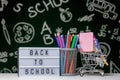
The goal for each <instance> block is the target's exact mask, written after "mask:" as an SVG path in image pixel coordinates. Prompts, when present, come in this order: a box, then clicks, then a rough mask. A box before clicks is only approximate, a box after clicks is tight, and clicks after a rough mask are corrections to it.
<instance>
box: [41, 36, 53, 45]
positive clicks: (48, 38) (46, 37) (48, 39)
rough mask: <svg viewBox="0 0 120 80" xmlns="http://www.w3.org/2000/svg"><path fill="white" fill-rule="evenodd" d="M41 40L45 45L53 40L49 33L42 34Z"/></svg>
mask: <svg viewBox="0 0 120 80" xmlns="http://www.w3.org/2000/svg"><path fill="white" fill-rule="evenodd" d="M43 41H44V44H46V45H50V44H52V43H53V42H54V40H53V38H52V37H51V36H50V34H45V35H43Z"/></svg>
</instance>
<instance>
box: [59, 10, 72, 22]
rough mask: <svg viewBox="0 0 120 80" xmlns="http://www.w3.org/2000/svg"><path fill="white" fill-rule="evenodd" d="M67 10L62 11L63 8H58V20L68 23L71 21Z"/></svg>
mask: <svg viewBox="0 0 120 80" xmlns="http://www.w3.org/2000/svg"><path fill="white" fill-rule="evenodd" d="M68 10H69V8H66V9H63V8H59V11H60V12H61V13H60V19H61V20H62V21H63V22H70V21H71V19H72V13H71V12H70V11H68Z"/></svg>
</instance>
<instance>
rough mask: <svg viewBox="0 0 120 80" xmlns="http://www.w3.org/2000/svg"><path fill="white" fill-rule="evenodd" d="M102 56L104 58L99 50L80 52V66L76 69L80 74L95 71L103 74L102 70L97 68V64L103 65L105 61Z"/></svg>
mask: <svg viewBox="0 0 120 80" xmlns="http://www.w3.org/2000/svg"><path fill="white" fill-rule="evenodd" d="M103 58H105V55H103V54H101V52H92V53H81V62H82V67H80V68H79V70H78V72H79V74H80V76H83V75H84V74H85V73H96V72H97V73H100V74H101V75H102V76H103V75H104V71H103V70H101V69H97V66H100V67H104V63H105V61H104V60H103Z"/></svg>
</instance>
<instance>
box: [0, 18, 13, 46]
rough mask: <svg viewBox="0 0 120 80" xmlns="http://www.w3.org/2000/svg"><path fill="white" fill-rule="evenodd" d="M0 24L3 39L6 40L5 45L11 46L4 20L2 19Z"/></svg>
mask: <svg viewBox="0 0 120 80" xmlns="http://www.w3.org/2000/svg"><path fill="white" fill-rule="evenodd" d="M1 24H2V28H3V34H4V36H5V39H6V41H7V43H8V44H9V45H11V39H10V35H9V33H8V29H7V27H6V25H5V19H2V20H1Z"/></svg>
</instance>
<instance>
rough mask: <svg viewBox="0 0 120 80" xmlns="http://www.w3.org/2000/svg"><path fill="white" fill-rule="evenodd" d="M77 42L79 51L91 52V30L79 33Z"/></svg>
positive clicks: (92, 44)
mask: <svg viewBox="0 0 120 80" xmlns="http://www.w3.org/2000/svg"><path fill="white" fill-rule="evenodd" d="M79 42H80V46H81V52H93V51H94V43H93V32H86V33H80V34H79Z"/></svg>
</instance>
